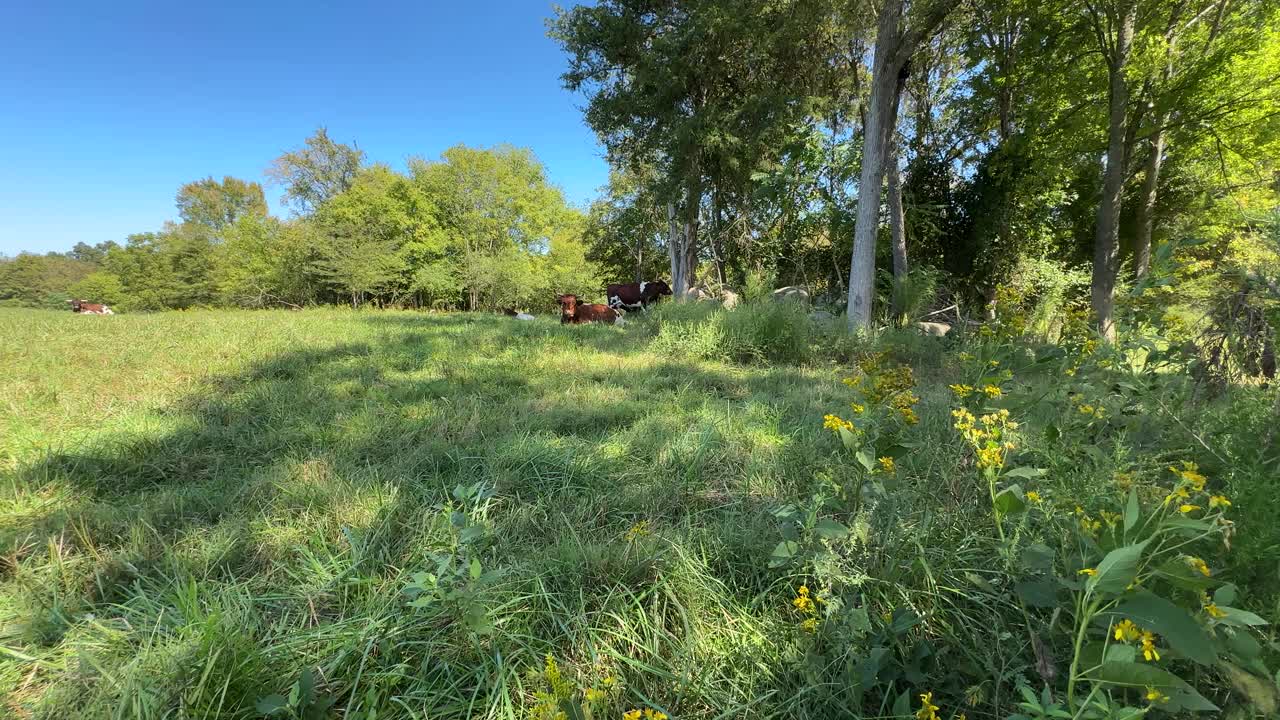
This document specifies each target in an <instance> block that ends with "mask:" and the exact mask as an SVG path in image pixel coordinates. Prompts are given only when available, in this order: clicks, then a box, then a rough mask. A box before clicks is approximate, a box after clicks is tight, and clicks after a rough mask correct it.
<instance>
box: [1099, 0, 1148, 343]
mask: <svg viewBox="0 0 1280 720" xmlns="http://www.w3.org/2000/svg"><path fill="white" fill-rule="evenodd" d="M1119 20H1120V22H1119V25H1118V27H1117V30H1116V39H1115V46H1114V48H1112V50H1111V52H1110V53H1109V54H1108V55H1109V57H1108V61H1109V62H1108V65H1109V68H1108V76H1109V78H1108V79H1109V84H1110V112H1109V120H1108V123H1107V166H1106V169H1105V170H1104V171H1103V174H1102V200H1101V202H1099V203H1098V227H1097V236H1096V238H1095V241H1094V248H1093V284H1092V296H1093V298H1092V299H1093V312H1094V314H1095V315H1096V316H1097V322H1098V332H1099V333H1101V334H1102V336H1103V338H1105V339H1106V340H1107V341H1108V342H1112V341H1114V340H1115V338H1116V326H1115V317H1114V314H1115V289H1116V273H1117V264H1118V259H1119V254H1120V253H1119V248H1120V223H1119V220H1120V196H1121V192H1122V191H1123V190H1124V176H1125V140H1126V138H1127V134H1128V132H1127V131H1128V128H1127V127H1126V125H1127V120H1128V113H1127V112H1126V111H1127V109H1128V104H1129V84H1128V81H1127V80H1126V79H1125V76H1124V73H1125V66H1126V65H1127V64H1128V59H1129V50H1130V48H1131V47H1132V45H1133V29H1134V25H1135V24H1136V22H1137V3H1135V2H1133V0H1125V3H1124V6H1123V7H1122V8H1121V9H1120V18H1119Z"/></svg>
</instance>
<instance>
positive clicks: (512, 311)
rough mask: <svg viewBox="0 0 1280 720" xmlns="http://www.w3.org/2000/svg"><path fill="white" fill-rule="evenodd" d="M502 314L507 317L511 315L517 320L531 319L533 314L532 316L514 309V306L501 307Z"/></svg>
mask: <svg viewBox="0 0 1280 720" xmlns="http://www.w3.org/2000/svg"><path fill="white" fill-rule="evenodd" d="M502 314H503V315H506V316H507V317H513V318H515V319H517V320H532V319H533V316H532V315H530V314H529V313H527V312H524V311H523V310H516V309H515V308H513V307H509V308H505V309H503V311H502Z"/></svg>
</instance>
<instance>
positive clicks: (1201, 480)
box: [1169, 460, 1208, 492]
mask: <svg viewBox="0 0 1280 720" xmlns="http://www.w3.org/2000/svg"><path fill="white" fill-rule="evenodd" d="M1169 471H1170V472H1172V473H1173V474H1174V475H1177V476H1178V477H1180V478H1182V479H1183V480H1184V481H1186V482H1187V483H1190V485H1191V487H1193V488H1195V489H1196V492H1203V491H1204V484H1205V482H1206V481H1207V480H1208V478H1206V477H1205V476H1204V475H1201V474H1200V466H1199V465H1196V464H1195V463H1193V462H1190V461H1188V460H1183V461H1182V468H1181V469H1179V468H1176V467H1173V466H1172V465H1170V466H1169Z"/></svg>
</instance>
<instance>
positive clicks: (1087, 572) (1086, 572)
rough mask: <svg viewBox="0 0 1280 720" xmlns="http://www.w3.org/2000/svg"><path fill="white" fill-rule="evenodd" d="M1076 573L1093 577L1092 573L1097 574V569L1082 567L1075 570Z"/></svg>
mask: <svg viewBox="0 0 1280 720" xmlns="http://www.w3.org/2000/svg"><path fill="white" fill-rule="evenodd" d="M1076 574H1077V575H1088V576H1089V577H1093V576H1094V575H1097V574H1098V571H1097V570H1095V569H1094V568H1083V569H1081V570H1077V571H1076Z"/></svg>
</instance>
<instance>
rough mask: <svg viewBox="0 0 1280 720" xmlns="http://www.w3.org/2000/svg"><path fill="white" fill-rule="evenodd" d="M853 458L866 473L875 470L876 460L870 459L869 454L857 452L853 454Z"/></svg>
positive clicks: (861, 451) (863, 451) (864, 451)
mask: <svg viewBox="0 0 1280 720" xmlns="http://www.w3.org/2000/svg"><path fill="white" fill-rule="evenodd" d="M853 457H854V458H856V459H857V461H858V464H859V465H861V466H862V467H863V468H864V469H865V470H866V471H867V472H871V471H873V470H875V469H876V459H875V458H873V457H871V453H869V452H867V451H866V450H859V451H858V452H856V453H854V454H853Z"/></svg>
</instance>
